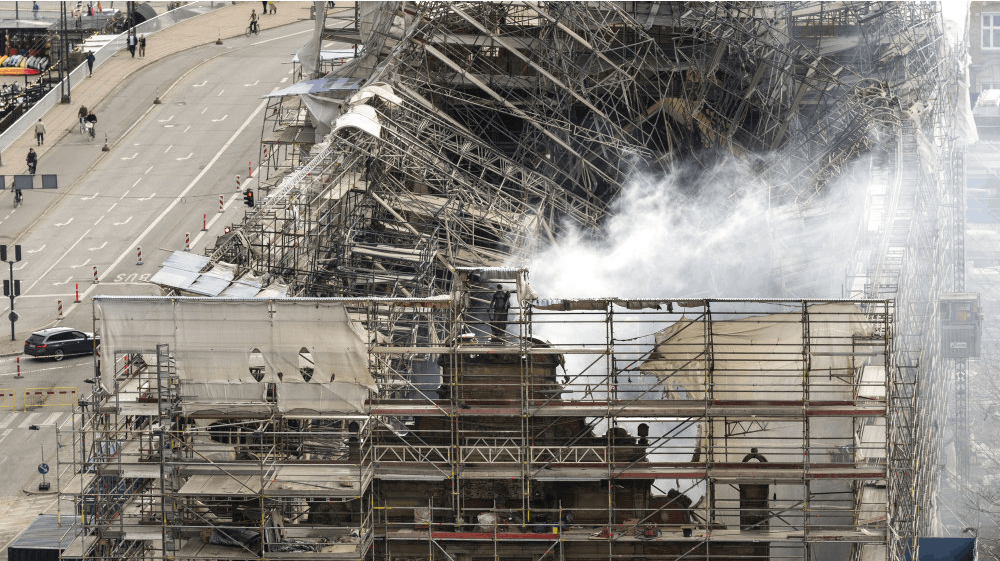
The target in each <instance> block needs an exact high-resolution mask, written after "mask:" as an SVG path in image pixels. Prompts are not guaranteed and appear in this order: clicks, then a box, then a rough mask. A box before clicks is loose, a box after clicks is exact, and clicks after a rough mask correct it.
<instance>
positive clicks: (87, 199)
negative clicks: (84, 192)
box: [80, 193, 97, 201]
mask: <svg viewBox="0 0 1000 561" xmlns="http://www.w3.org/2000/svg"><path fill="white" fill-rule="evenodd" d="M96 198H97V193H94V194H93V195H91V196H89V197H80V200H81V201H90V200H93V199H96Z"/></svg>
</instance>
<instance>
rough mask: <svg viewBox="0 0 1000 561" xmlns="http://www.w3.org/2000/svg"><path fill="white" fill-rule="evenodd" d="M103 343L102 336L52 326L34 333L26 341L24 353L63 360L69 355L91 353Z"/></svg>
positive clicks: (70, 328)
mask: <svg viewBox="0 0 1000 561" xmlns="http://www.w3.org/2000/svg"><path fill="white" fill-rule="evenodd" d="M100 344H101V337H100V335H98V336H97V337H95V336H94V334H93V333H87V332H84V331H79V330H77V329H73V328H72V327H50V328H48V329H42V330H41V331H36V332H34V333H32V334H31V335H30V336H29V337H28V340H27V341H25V342H24V354H26V355H31V356H34V357H46V356H47V357H52V359H53V360H62V359H63V357H67V356H81V355H89V354H91V353H93V352H94V348H95V347H97V346H98V345H100Z"/></svg>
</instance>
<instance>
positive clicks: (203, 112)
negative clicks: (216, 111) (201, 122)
mask: <svg viewBox="0 0 1000 561" xmlns="http://www.w3.org/2000/svg"><path fill="white" fill-rule="evenodd" d="M205 111H208V107H202V108H201V114H202V115H204V114H205Z"/></svg>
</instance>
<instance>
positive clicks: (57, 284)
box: [52, 277, 73, 286]
mask: <svg viewBox="0 0 1000 561" xmlns="http://www.w3.org/2000/svg"><path fill="white" fill-rule="evenodd" d="M71 280H73V277H70V278H68V279H66V280H64V281H62V282H54V283H52V286H59V285H61V284H69V281H71Z"/></svg>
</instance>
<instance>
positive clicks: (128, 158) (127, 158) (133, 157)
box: [122, 152, 139, 160]
mask: <svg viewBox="0 0 1000 561" xmlns="http://www.w3.org/2000/svg"><path fill="white" fill-rule="evenodd" d="M138 155H139V153H138V152H136V153H135V154H132V155H131V156H124V157H122V159H123V160H134V159H135V157H136V156H138Z"/></svg>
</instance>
